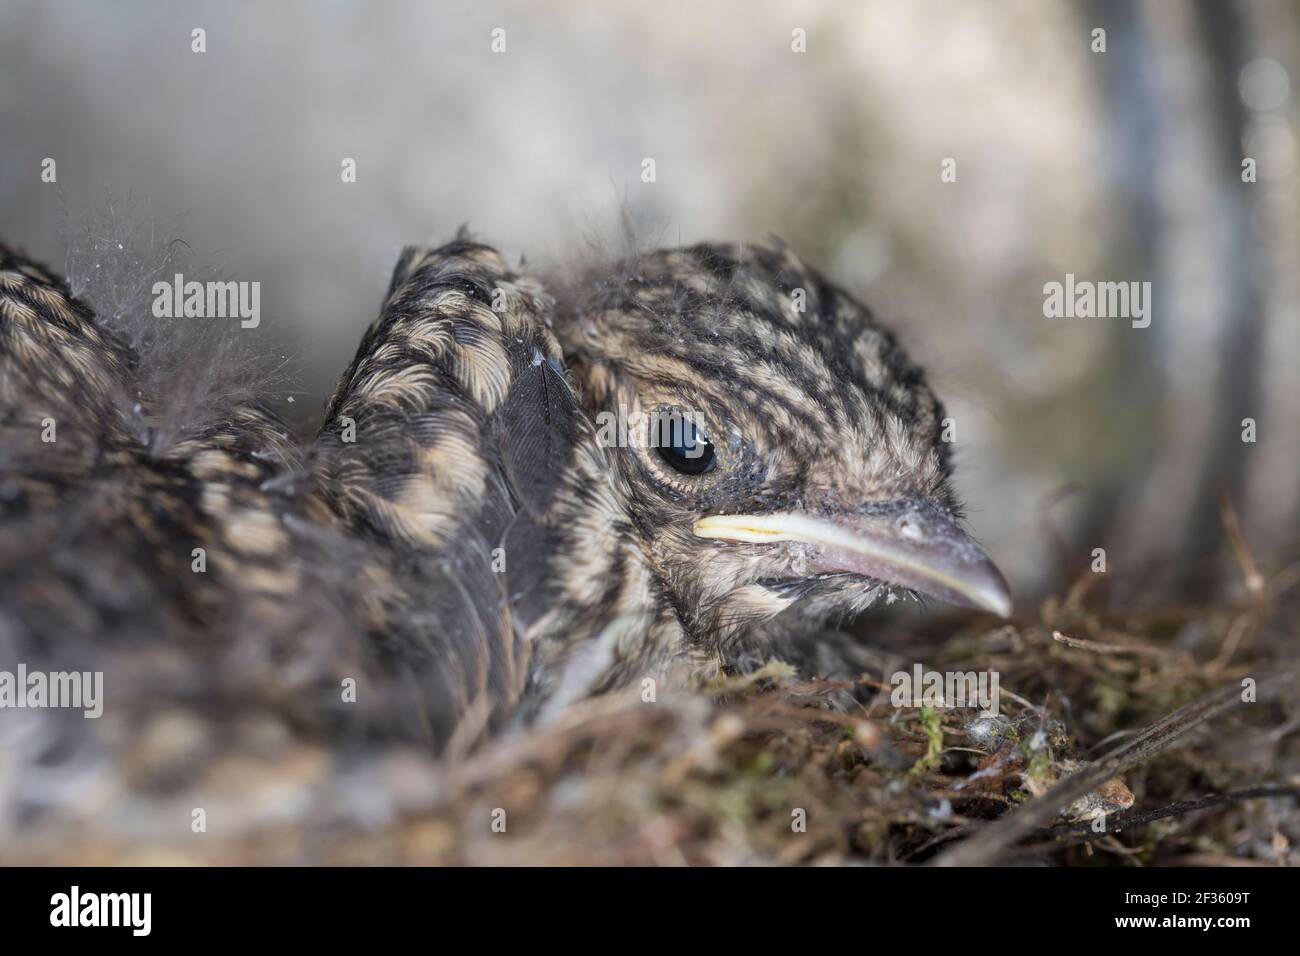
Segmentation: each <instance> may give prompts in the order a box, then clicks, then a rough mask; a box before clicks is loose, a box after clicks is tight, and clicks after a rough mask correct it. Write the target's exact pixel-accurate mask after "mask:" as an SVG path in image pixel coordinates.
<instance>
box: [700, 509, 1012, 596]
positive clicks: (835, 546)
mask: <svg viewBox="0 0 1300 956" xmlns="http://www.w3.org/2000/svg"><path fill="white" fill-rule="evenodd" d="M694 531H695V534H696V535H698V536H699V537H701V538H716V539H719V540H722V541H747V542H753V543H759V544H765V543H774V542H778V541H799V542H803V543H804V544H808V545H811V548H810V549H809V558H810V565H811V566H810V570H811V571H812V572H813V573H819V572H827V571H847V572H850V573H852V574H861V575H864V576H866V577H869V578H875V579H876V580H878V581H884V582H886V583H888V584H894V585H898V586H899V587H904V588H910V589H912V590H914V591H919V592H921V593H923V594H928V595H930V596H931V597H935V598H938V599H939V600H941V601H947V602H948V603H950V604H958V605H961V606H962V607H972V608H977V609H979V610H983V611H991V612H992V613H994V614H997V615H998V616H999V617H1008V616H1009V615H1010V614H1011V591H1010V589H1009V588H1008V587H1007V582H1006V579H1005V578H1004V577H1003V576H1002V572H1001V571H999V570H998V568H997V565H995V564H994V563H993V562H992V560H990V559H989V556H988V555H987V554H985V553H984V551H983V550H982V549H981V548H980V546H979V545H977V544H976V543H975V541H974V540H973V539H972V538H971V536H970V535H968V534H967V533H966V532H965V531H963V530H962V529H961V528H960V527H959V526H958V524H957V522H956V520H954V519H953V518H952V517H951V516H950V515H948V514H947V513H946V512H944V511H943V510H942V509H940V508H938V507H936V506H934V505H930V504H926V503H916V502H910V501H900V502H890V503H888V504H882V505H876V506H872V507H871V508H870V509H867V510H865V511H863V512H860V513H854V514H849V515H843V516H834V517H814V516H812V515H806V514H800V513H797V512H783V513H776V514H762V515H711V516H709V517H707V518H701V519H700V520H698V521H696V522H695V526H694Z"/></svg>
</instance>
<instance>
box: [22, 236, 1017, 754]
mask: <svg viewBox="0 0 1300 956" xmlns="http://www.w3.org/2000/svg"><path fill="white" fill-rule="evenodd" d="M554 288H555V289H557V290H558V291H559V293H560V294H559V296H558V299H557V298H553V297H552V296H551V294H549V293H548V292H547V290H546V288H545V286H544V285H543V284H542V283H541V282H540V281H539V280H538V279H536V278H534V277H531V276H527V275H523V274H519V273H516V272H515V271H513V270H510V269H508V268H507V267H506V265H505V264H504V262H503V261H502V259H501V257H500V256H499V254H498V253H497V252H496V251H495V250H493V249H491V248H490V247H488V246H486V245H482V244H480V243H477V242H474V241H473V240H472V239H470V238H469V237H468V236H467V235H461V236H460V237H458V238H457V239H456V240H455V241H453V242H451V243H449V244H447V245H446V246H443V247H441V248H439V249H436V250H424V249H408V250H407V251H406V252H405V253H404V254H403V256H402V258H401V260H400V262H399V263H398V266H397V268H396V270H395V272H394V276H393V280H392V283H391V285H390V288H389V290H388V293H387V295H386V296H385V299H384V304H383V307H382V309H381V311H380V314H379V317H378V318H377V319H376V320H375V322H374V323H373V324H372V325H371V326H370V328H369V330H368V331H367V332H366V334H365V336H364V337H363V339H362V342H361V345H360V347H359V349H358V351H357V354H356V357H355V358H354V360H353V362H352V363H351V365H350V367H349V368H348V369H347V371H346V372H345V373H344V375H343V377H342V379H341V380H340V382H339V385H338V388H337V389H336V391H335V393H334V395H333V397H332V398H331V400H330V403H329V407H328V409H327V412H326V415H325V419H324V422H323V424H322V425H321V428H320V431H319V433H318V435H317V436H316V437H315V439H314V440H313V441H311V442H309V443H307V444H306V446H305V447H302V448H295V447H291V443H290V441H289V439H288V438H287V436H286V434H285V432H284V430H283V428H282V427H281V426H280V425H279V423H278V422H277V421H275V420H274V419H273V418H272V417H268V415H267V414H266V413H265V412H264V411H263V410H262V409H260V408H257V407H254V406H249V405H239V406H236V407H234V408H232V410H231V412H230V414H229V415H228V416H227V417H226V418H225V419H224V420H222V421H220V422H217V423H209V424H206V425H205V426H204V427H203V428H201V429H197V430H195V429H192V430H191V431H190V432H189V433H186V434H185V435H183V436H182V438H181V439H180V440H177V441H176V442H174V443H172V444H170V445H168V446H167V447H165V448H159V447H156V443H153V444H151V443H150V442H149V441H147V440H145V439H144V437H142V434H141V429H140V427H139V426H140V422H138V421H135V420H134V419H133V416H136V417H138V416H139V414H140V413H139V408H140V406H141V405H143V406H144V407H145V408H146V410H147V408H148V406H149V403H150V401H151V399H150V397H149V396H147V395H140V392H141V388H142V386H141V382H140V381H139V376H138V373H137V371H136V369H137V366H138V365H139V361H138V357H137V356H135V355H133V354H132V353H131V349H130V347H129V346H128V345H126V344H125V343H124V342H122V341H121V340H120V339H119V338H118V337H116V336H115V335H114V334H113V333H112V331H111V330H106V329H103V328H101V327H100V326H101V323H99V322H98V321H96V319H95V318H94V316H93V315H92V314H91V313H90V312H89V310H88V309H87V308H86V307H85V306H84V304H82V303H78V302H76V301H75V300H73V299H72V298H71V296H70V294H69V292H68V290H67V289H66V287H65V286H63V285H62V283H60V282H59V281H58V280H57V279H55V278H53V277H52V276H50V275H49V274H48V273H47V272H45V271H44V270H41V269H40V268H39V267H37V266H35V265H33V264H31V263H29V262H27V261H26V260H25V259H23V258H22V257H21V256H19V255H17V254H16V253H13V252H11V251H8V250H5V251H4V254H3V259H0V318H3V324H0V372H3V376H0V405H3V411H4V412H5V414H4V415H3V416H0V424H2V425H3V426H4V430H5V432H6V434H7V435H9V436H10V438H11V439H12V441H11V442H10V447H11V448H13V449H15V452H14V453H11V454H10V455H8V456H7V457H4V458H0V466H2V467H0V471H2V472H3V474H0V479H3V482H4V484H3V487H4V489H7V490H6V491H5V496H4V500H5V502H6V505H5V509H4V511H5V514H6V516H7V520H8V522H9V524H8V525H7V527H5V528H4V529H3V530H5V531H6V532H8V533H7V534H6V535H4V536H3V538H4V540H6V541H7V542H8V544H7V546H6V550H5V551H4V552H3V553H4V554H5V555H7V556H8V557H6V559H5V560H4V561H0V578H3V579H4V580H5V581H6V582H7V583H8V585H9V587H8V593H9V594H10V595H12V598H11V601H12V603H11V606H10V607H9V608H8V610H7V620H8V621H9V622H10V624H9V626H10V628H11V630H12V631H13V632H14V633H16V634H17V635H18V637H19V649H20V651H21V650H22V649H23V648H26V649H27V650H28V651H32V652H33V653H35V652H36V651H37V650H39V653H41V654H46V653H48V652H49V649H50V648H51V647H55V648H57V647H63V648H64V649H65V650H66V649H68V648H71V649H72V651H71V656H72V657H74V658H75V657H76V656H77V654H78V653H79V651H78V649H79V648H96V647H98V648H99V649H100V650H102V649H103V645H105V644H106V643H107V642H106V640H105V635H106V634H107V633H108V632H109V631H110V630H114V629H122V628H123V627H124V622H126V624H130V622H131V621H132V620H134V619H135V618H137V617H138V616H139V615H140V614H143V613H145V612H146V609H147V611H148V613H149V614H150V615H151V616H150V623H149V624H148V626H147V627H143V628H141V627H138V626H135V627H129V628H127V629H128V630H130V631H131V633H132V634H133V635H134V636H133V639H132V641H131V646H132V647H137V646H139V644H140V643H141V640H139V639H137V638H140V632H147V637H145V638H143V640H144V642H145V643H147V642H148V641H149V640H154V641H159V642H160V643H162V644H164V645H168V646H170V648H171V649H172V650H173V651H174V650H175V649H176V648H182V649H185V651H184V652H185V653H189V654H191V655H192V656H193V659H194V661H195V666H194V669H193V674H192V675H191V676H189V677H187V678H185V680H183V681H181V682H180V683H181V684H182V685H183V689H184V693H196V694H197V695H198V696H199V697H202V695H203V693H205V692H206V691H204V688H209V689H211V688H212V687H216V686H218V685H217V683H216V682H221V683H220V685H219V686H220V689H221V694H220V701H221V705H220V706H221V709H223V710H225V711H227V712H229V711H235V710H239V709H240V708H241V707H244V706H245V705H248V706H253V703H250V701H252V700H253V698H251V697H250V696H249V695H250V691H249V687H250V686H254V687H255V688H256V698H255V706H256V707H257V708H259V709H263V710H265V709H267V708H270V709H272V710H280V711H283V712H292V714H293V719H294V720H295V721H296V722H297V723H298V724H299V725H302V726H307V725H310V726H313V727H316V728H317V729H318V731H319V732H321V733H324V734H326V735H327V736H328V734H329V733H331V732H332V731H330V730H329V728H330V727H334V726H337V722H338V721H347V720H350V719H355V718H353V717H352V716H351V715H352V713H353V712H352V711H348V710H347V709H346V708H340V707H339V705H338V700H337V687H338V682H339V679H340V676H341V675H354V676H356V675H359V677H358V679H359V680H361V681H362V682H363V684H365V687H364V691H363V692H362V695H361V696H362V698H363V699H366V700H369V701H379V702H380V703H379V704H378V710H374V709H372V710H369V711H367V710H365V709H364V708H363V709H362V710H361V712H362V713H368V714H370V715H371V716H372V717H374V718H375V721H376V726H378V725H383V727H385V728H388V729H389V730H391V729H393V728H400V732H402V733H404V734H409V733H412V732H413V733H415V734H416V735H417V736H421V737H424V738H427V739H430V740H432V741H434V742H436V743H437V744H438V745H439V746H443V745H446V744H447V743H448V742H449V741H450V742H453V743H455V744H456V745H457V746H468V745H470V744H471V743H472V742H474V741H476V740H478V739H481V738H482V737H483V736H484V735H485V734H486V733H489V732H491V731H493V730H495V729H498V728H500V727H503V726H505V725H507V724H509V723H511V722H512V721H527V720H531V719H534V718H536V717H538V716H539V715H545V714H547V713H551V712H554V711H555V710H557V709H558V708H561V707H563V706H564V705H565V704H567V703H569V702H570V701H572V700H575V699H578V698H581V697H583V696H587V695H590V694H594V693H599V692H602V691H606V690H610V689H612V688H616V687H619V686H623V685H627V684H631V683H635V682H638V681H640V680H644V679H645V678H646V677H660V676H665V677H669V678H676V677H679V676H681V675H682V674H691V673H696V674H698V673H704V674H716V673H719V672H725V671H728V670H733V669H744V668H747V667H749V666H752V664H753V663H754V662H756V661H762V660H765V659H766V658H767V657H768V656H771V655H772V654H774V653H780V654H781V655H782V656H787V657H793V658H794V659H796V660H799V659H801V657H804V658H806V659H809V660H811V659H812V655H811V654H810V653H809V652H810V651H811V650H812V648H813V646H814V645H816V644H817V643H818V641H819V638H818V636H817V635H818V634H819V633H820V632H819V628H820V626H821V624H822V623H823V622H825V621H828V620H835V619H840V618H846V617H848V616H851V615H853V614H855V613H857V612H859V611H862V610H864V609H865V608H867V607H869V606H871V605H872V604H873V603H874V602H875V601H877V600H878V599H880V598H881V597H882V596H885V595H892V594H893V593H895V592H896V591H903V592H914V593H918V594H929V595H932V596H934V597H937V598H940V599H942V600H946V601H950V602H954V603H958V604H963V605H967V606H971V607H976V608H981V609H984V610H987V611H991V612H994V613H997V614H1002V615H1005V614H1007V613H1008V612H1009V609H1010V597H1009V594H1008V590H1007V587H1006V583H1005V582H1004V581H1003V579H1002V577H1001V575H1000V574H999V573H998V572H997V570H996V568H995V567H994V566H993V564H992V563H991V561H990V560H989V559H988V558H987V556H985V555H984V553H983V552H982V551H981V550H980V549H979V547H978V546H977V545H976V544H975V543H974V542H973V541H972V540H971V539H970V537H969V536H968V535H967V534H966V533H965V532H964V531H962V530H961V527H960V512H959V509H958V507H957V504H956V497H955V494H954V492H953V489H952V486H951V463H950V456H949V453H948V446H947V445H946V444H945V443H944V442H942V441H941V440H940V422H941V420H942V418H943V413H942V409H941V406H940V404H939V402H938V400H937V399H936V398H935V397H934V395H933V394H932V392H931V391H930V389H929V388H928V386H927V385H926V384H925V381H924V377H923V375H922V374H921V372H920V370H919V369H918V368H917V367H916V366H914V365H913V364H911V363H910V362H909V361H908V360H907V358H906V357H905V356H904V355H903V353H902V351H901V350H900V349H899V347H898V345H897V343H896V342H895V340H894V338H893V337H892V336H891V335H890V334H889V333H887V332H885V331H884V330H882V329H881V328H880V327H879V326H877V325H876V324H875V322H874V321H873V319H872V317H871V315H870V314H869V313H868V311H867V310H866V309H865V308H864V307H862V306H861V305H859V304H858V303H857V302H855V301H854V300H853V299H852V298H851V297H850V296H848V295H847V294H846V293H844V292H843V291H841V290H839V289H837V288H835V287H834V286H833V285H831V284H830V283H829V282H828V281H827V280H826V279H824V278H823V277H822V276H820V275H819V274H818V273H816V272H815V271H813V270H811V269H809V268H807V267H806V266H804V265H803V264H802V263H801V262H800V261H799V260H798V259H797V258H796V257H795V256H794V255H793V254H792V253H791V252H790V251H789V250H787V249H785V248H784V247H782V246H774V247H771V248H767V247H762V246H732V245H699V246H694V247H691V248H686V249H675V250H667V251H662V252H656V253H653V254H650V255H644V256H633V257H630V258H628V259H627V260H625V261H623V262H620V263H618V264H616V265H614V266H612V267H609V268H606V269H599V270H594V271H593V272H591V273H590V274H588V275H586V276H585V277H583V278H582V279H581V280H580V281H579V282H577V283H576V284H569V283H557V284H555V286H554ZM69 395H75V396H76V400H75V401H69V400H68V399H69ZM136 396H139V401H134V400H135V398H136ZM133 402H134V404H133ZM48 410H53V412H54V414H56V415H57V416H58V417H60V418H61V419H63V420H64V422H65V424H64V425H62V426H61V427H63V429H64V431H63V432H62V433H61V435H66V436H67V439H69V440H65V439H64V438H62V437H61V438H60V444H58V445H44V444H42V443H40V442H39V441H37V440H36V439H35V438H34V436H35V435H36V430H35V429H36V427H37V424H38V419H40V418H41V416H43V415H46V414H47V411H48ZM610 416H614V417H615V418H616V419H620V420H627V421H630V422H634V423H635V425H634V427H633V428H632V430H631V431H630V432H629V433H627V434H626V435H621V434H620V433H619V432H617V431H616V432H615V438H614V439H613V440H611V438H610V434H609V433H608V430H606V429H604V428H603V427H602V422H604V421H607V420H608V419H609V417H610ZM18 449H21V453H18V451H17V450H18ZM37 519H39V524H33V521H35V520H37ZM33 527H39V528H40V529H41V533H40V537H39V538H36V539H34V538H33V536H32V531H31V530H30V529H31V528H33ZM33 541H35V544H36V547H34V548H33V545H32V543H33ZM199 551H203V552H204V553H206V554H207V556H208V557H207V562H208V567H207V568H206V569H205V570H204V572H203V573H201V574H196V573H194V569H193V568H192V567H191V564H190V562H191V556H192V555H194V554H197V553H199ZM73 552H75V553H76V556H77V559H76V561H69V560H68V556H69V555H70V554H71V553H73ZM335 566H337V567H335ZM104 569H111V577H112V578H113V579H115V580H118V581H125V582H129V583H130V590H129V592H127V593H125V594H123V593H114V589H113V587H112V586H110V585H109V584H108V580H107V577H106V576H105V571H104ZM87 582H91V583H93V585H94V586H93V587H91V586H88V584H87ZM182 631H183V634H181V633H180V632H182ZM322 635H325V638H324V639H322ZM250 645H252V646H251V647H250ZM322 648H323V649H324V651H323V653H322ZM52 656H53V657H58V658H59V659H66V658H67V657H68V653H60V654H54V655H52ZM174 656H175V655H174V653H173V654H172V655H171V656H169V657H168V658H167V660H168V662H169V663H168V666H167V671H166V672H167V673H168V674H169V675H172V677H173V678H174V675H175V673H176V668H175V660H174ZM97 659H98V658H97ZM139 661H140V658H139V656H138V655H134V656H132V657H130V658H129V659H128V660H127V662H126V663H124V664H122V667H123V668H124V669H125V670H124V673H129V674H133V675H136V678H137V679H135V680H133V681H130V682H129V683H131V684H132V685H133V686H134V687H136V688H137V689H140V688H141V685H142V683H143V684H147V681H141V680H140V679H138V674H139V673H140V671H139V667H140V664H139ZM249 662H252V663H251V664H250V663H249ZM106 666H111V665H106ZM250 667H252V668H253V671H252V672H253V673H255V674H256V680H255V681H250V680H249V679H248V677H247V675H248V674H249V673H250ZM291 675H296V677H291ZM277 682H279V683H280V684H283V685H284V688H288V687H290V686H292V687H293V688H294V691H293V694H292V697H293V699H292V702H291V703H290V702H288V699H287V698H288V697H289V696H290V695H289V693H288V691H287V690H284V691H283V694H284V696H285V698H286V701H285V703H283V705H281V704H277V702H276V701H277V693H279V692H278V691H277ZM331 688H333V690H331ZM139 692H140V694H141V695H142V696H143V697H147V695H148V688H147V686H146V687H144V688H143V689H140V690H139ZM209 696H212V695H211V694H210V695H209ZM331 697H332V701H331ZM241 701H242V702H243V703H241ZM141 709H142V711H144V712H147V711H148V710H149V708H148V706H142V708H141ZM206 709H207V710H209V711H210V710H212V709H213V708H212V707H211V706H210V702H209V706H208V707H207V708H206ZM313 709H314V710H315V711H316V712H318V713H319V714H320V715H323V718H324V719H314V718H312V717H311V716H310V712H312V711H313ZM322 727H323V728H324V729H323V730H321V729H320V728H322Z"/></svg>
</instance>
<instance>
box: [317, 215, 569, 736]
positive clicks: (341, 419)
mask: <svg viewBox="0 0 1300 956" xmlns="http://www.w3.org/2000/svg"><path fill="white" fill-rule="evenodd" d="M550 309H551V301H550V299H549V298H548V297H547V296H546V294H545V293H544V291H543V289H542V287H541V285H540V284H538V283H537V282H536V281H535V280H533V279H531V278H528V277H524V276H520V275H517V274H515V273H514V272H512V271H510V270H509V269H507V268H506V266H505V264H504V263H503V261H502V259H501V257H500V255H499V254H498V253H497V252H496V251H495V250H493V249H491V248H489V247H487V246H484V245H480V244H478V243H475V242H472V241H470V240H469V239H467V238H464V237H462V238H458V239H457V240H456V241H454V242H452V243H450V244H448V245H445V246H443V247H441V248H439V249H436V250H426V249H415V248H411V249H407V250H406V251H405V252H404V253H403V255H402V257H401V260H400V262H399V263H398V265H397V268H396V270H395V272H394V275H393V280H392V284H391V286H390V288H389V290H388V294H387V296H386V298H385V301H384V305H383V308H382V310H381V312H380V315H379V318H378V319H377V320H376V321H375V322H374V323H373V324H372V325H371V327H370V329H369V330H368V331H367V332H366V334H365V337H364V338H363V340H362V342H361V346H360V348H359V349H358V351H357V354H356V357H355V358H354V360H353V361H352V363H351V365H350V367H349V368H348V369H347V371H346V372H345V373H344V375H343V378H342V379H341V381H340V382H339V385H338V388H337V389H336V391H335V394H334V396H333V398H332V399H331V401H330V403H329V408H328V411H327V414H326V418H325V421H324V423H323V425H322V427H321V430H320V433H319V435H318V437H317V441H316V447H315V449H314V453H313V459H314V461H313V466H312V471H313V473H314V476H315V479H316V482H317V495H318V496H319V498H320V499H321V500H322V501H324V502H325V503H326V505H327V506H328V508H329V510H330V511H331V512H332V513H333V514H334V515H335V516H336V517H337V519H338V520H339V521H340V522H341V523H342V525H343V526H344V527H345V528H346V529H347V530H348V532H349V533H351V534H354V535H358V536H361V537H363V538H365V539H367V540H368V541H371V542H376V543H378V544H379V545H381V546H382V550H383V552H384V553H385V554H387V555H388V561H387V563H386V565H385V567H384V568H383V569H382V570H381V571H378V572H376V574H375V576H374V577H375V581H374V586H373V587H371V588H368V589H366V590H365V593H364V594H363V597H362V599H363V600H364V601H365V603H366V604H367V606H368V608H367V618H368V620H369V628H368V629H369V630H370V631H371V633H372V635H373V637H374V639H375V640H376V641H377V642H378V644H379V646H380V647H381V649H383V650H384V652H385V653H387V654H389V655H390V656H391V660H392V662H393V664H394V666H395V667H396V668H397V669H398V671H399V672H400V673H403V674H405V675H407V676H408V677H409V679H410V687H409V688H408V694H409V706H410V707H411V708H413V709H415V710H416V711H418V712H420V713H422V715H423V719H424V720H425V721H426V723H427V724H428V725H429V727H430V729H431V730H432V731H433V733H434V734H435V735H438V736H442V735H444V734H445V733H446V731H447V730H448V729H449V728H455V729H456V732H457V734H458V739H460V740H462V741H468V740H469V739H471V738H473V737H476V736H477V735H478V733H479V732H480V731H481V730H483V729H484V728H486V727H488V726H490V725H492V724H495V723H498V722H499V721H500V720H501V719H503V717H504V716H505V715H507V714H508V713H509V712H510V711H511V710H512V709H513V707H514V705H515V704H516V703H517V702H518V701H519V699H520V698H521V696H522V695H523V694H524V692H525V690H526V687H527V683H528V677H529V664H530V647H529V644H528V641H527V640H525V638H524V631H525V628H524V627H523V626H521V623H520V621H519V620H517V616H518V615H517V613H516V612H522V614H523V615H527V614H528V609H527V608H526V607H524V606H522V604H521V602H523V603H526V601H527V594H526V593H523V592H526V591H527V590H528V588H527V586H526V583H527V580H528V578H529V575H530V574H534V573H535V572H536V570H537V569H538V568H542V567H545V566H546V563H547V555H545V554H544V553H543V551H544V550H545V548H546V545H545V540H546V537H547V532H546V529H547V524H548V522H549V521H550V520H551V515H552V510H553V509H552V506H553V504H554V500H555V497H556V495H557V493H558V491H559V489H560V487H561V484H562V481H563V479H564V476H565V475H566V474H567V473H568V472H569V471H570V463H571V460H572V458H573V455H574V451H575V446H576V445H577V444H578V443H580V442H582V441H585V440H588V439H589V437H590V434H591V433H590V428H589V423H588V422H587V420H586V418H585V414H584V413H583V411H582V410H581V408H580V406H579V404H578V402H577V399H576V396H575V395H574V393H573V391H572V390H571V389H570V387H569V383H568V381H567V380H566V376H565V371H564V366H563V364H562V356H561V353H560V348H559V346H558V344H557V342H556V340H555V338H554V337H553V336H552V334H551V332H550V330H549V328H548V323H549V315H550ZM512 606H513V607H512Z"/></svg>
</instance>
